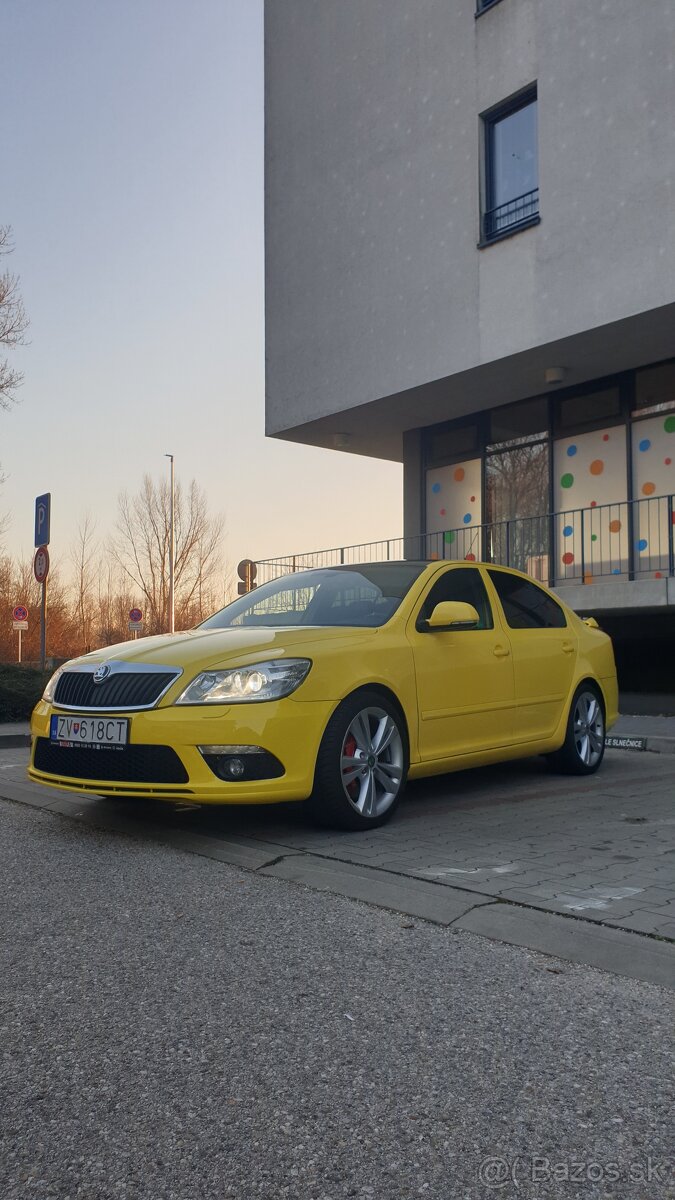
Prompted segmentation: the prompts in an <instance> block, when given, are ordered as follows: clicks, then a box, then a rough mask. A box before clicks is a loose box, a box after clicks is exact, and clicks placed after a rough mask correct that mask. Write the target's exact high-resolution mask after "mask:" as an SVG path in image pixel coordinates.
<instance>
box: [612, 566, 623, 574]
mask: <svg viewBox="0 0 675 1200" xmlns="http://www.w3.org/2000/svg"><path fill="white" fill-rule="evenodd" d="M620 574H621V567H613V568H612V575H620Z"/></svg>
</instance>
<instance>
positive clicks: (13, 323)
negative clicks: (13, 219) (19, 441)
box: [0, 225, 28, 409]
mask: <svg viewBox="0 0 675 1200" xmlns="http://www.w3.org/2000/svg"><path fill="white" fill-rule="evenodd" d="M13 249H14V243H13V241H12V230H11V226H9V225H0V256H2V255H3V254H11V253H12V251H13ZM27 328H28V317H27V316H26V310H25V308H24V306H23V300H22V299H21V293H20V291H19V280H18V279H17V277H16V275H12V274H10V272H9V271H3V272H2V273H1V274H0V347H3V348H4V347H7V348H8V349H11V348H13V347H14V346H21V345H23V344H24V333H25V332H26V329H27ZM22 379H23V375H22V373H21V371H17V370H16V368H14V367H12V366H11V365H10V362H9V360H8V359H6V358H5V359H2V358H0V408H5V409H7V408H10V407H11V405H12V404H14V403H15V401H16V394H15V393H16V390H17V388H18V387H19V386H20V384H21V381H22Z"/></svg>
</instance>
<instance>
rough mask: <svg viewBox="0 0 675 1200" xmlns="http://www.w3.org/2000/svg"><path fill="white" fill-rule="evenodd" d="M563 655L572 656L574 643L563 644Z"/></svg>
mask: <svg viewBox="0 0 675 1200" xmlns="http://www.w3.org/2000/svg"><path fill="white" fill-rule="evenodd" d="M562 648H563V654H574V642H563V644H562Z"/></svg>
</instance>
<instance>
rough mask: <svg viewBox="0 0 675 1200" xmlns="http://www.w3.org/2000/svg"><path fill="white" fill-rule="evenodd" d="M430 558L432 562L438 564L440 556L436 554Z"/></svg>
mask: <svg viewBox="0 0 675 1200" xmlns="http://www.w3.org/2000/svg"><path fill="white" fill-rule="evenodd" d="M429 558H430V559H431V561H432V562H436V561H437V559H438V555H437V554H436V553H433V554H430V555H429Z"/></svg>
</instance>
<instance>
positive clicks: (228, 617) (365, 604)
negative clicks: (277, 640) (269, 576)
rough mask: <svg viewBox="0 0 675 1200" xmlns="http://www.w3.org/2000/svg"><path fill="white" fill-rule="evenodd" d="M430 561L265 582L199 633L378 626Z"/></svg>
mask: <svg viewBox="0 0 675 1200" xmlns="http://www.w3.org/2000/svg"><path fill="white" fill-rule="evenodd" d="M425 565H426V564H425V563H420V562H416V563H412V562H411V563H368V564H367V565H360V566H358V567H330V568H324V569H321V570H318V571H299V572H298V573H297V574H295V575H284V576H283V578H281V579H273V580H272V582H271V583H264V584H262V585H261V586H260V587H258V588H256V589H255V590H254V591H252V592H249V593H248V595H247V596H242V597H241V599H239V600H235V601H234V603H232V604H228V605H227V607H226V608H223V609H221V611H220V612H218V613H216V614H215V615H214V616H213V617H209V619H208V620H207V621H204V622H203V623H202V624H201V625H200V626H199V629H228V628H231V627H235V628H238V627H241V626H251V625H253V626H274V627H277V626H282V625H326V626H334V625H335V626H350V625H351V626H367V627H368V628H377V627H378V626H380V625H384V623H385V621H388V620H389V618H390V617H392V616H393V615H394V613H395V612H396V609H397V608H398V606H399V604H400V603H401V601H402V599H403V597H404V596H405V595H406V593H407V592H408V591H409V589H410V587H411V586H412V584H413V583H414V582H415V580H416V579H417V578H418V576H419V575H420V574H421V572H422V571H423V570H424V567H425Z"/></svg>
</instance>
